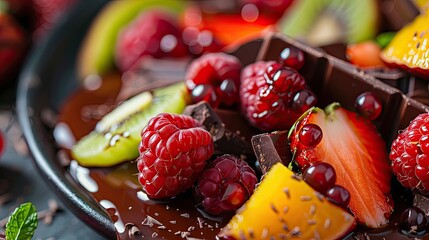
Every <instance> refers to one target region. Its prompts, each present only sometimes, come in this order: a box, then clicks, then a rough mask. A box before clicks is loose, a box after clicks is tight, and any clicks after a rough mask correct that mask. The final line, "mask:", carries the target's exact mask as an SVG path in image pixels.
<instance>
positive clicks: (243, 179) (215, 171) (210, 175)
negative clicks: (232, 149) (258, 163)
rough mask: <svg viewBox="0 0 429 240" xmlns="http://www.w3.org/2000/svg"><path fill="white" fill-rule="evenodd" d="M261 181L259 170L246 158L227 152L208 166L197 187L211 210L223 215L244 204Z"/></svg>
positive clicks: (207, 209) (213, 212) (199, 194)
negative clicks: (256, 170)
mask: <svg viewBox="0 0 429 240" xmlns="http://www.w3.org/2000/svg"><path fill="white" fill-rule="evenodd" d="M257 182H258V179H257V178H256V174H255V171H254V170H253V169H252V168H251V167H250V166H249V165H248V164H247V163H246V162H245V161H243V160H241V159H239V158H237V157H234V156H232V155H228V154H225V155H223V156H220V157H217V158H216V159H215V160H214V161H213V162H211V163H210V164H209V166H208V167H207V168H206V169H205V170H204V172H203V174H202V176H201V178H200V179H199V181H198V184H197V186H196V188H195V191H196V193H197V195H198V196H200V197H201V198H202V201H201V205H202V206H203V208H204V210H205V211H206V212H207V213H209V214H212V215H220V214H223V213H229V212H234V211H235V210H237V209H238V208H239V207H241V205H242V204H243V203H244V202H245V201H246V200H247V199H249V197H250V195H252V193H253V190H254V189H255V184H256V183H257Z"/></svg>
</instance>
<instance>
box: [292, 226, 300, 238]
mask: <svg viewBox="0 0 429 240" xmlns="http://www.w3.org/2000/svg"><path fill="white" fill-rule="evenodd" d="M290 234H291V235H292V236H293V237H295V236H299V235H301V234H302V233H301V229H300V228H299V227H298V226H296V227H294V228H293V229H292V230H291V231H290Z"/></svg>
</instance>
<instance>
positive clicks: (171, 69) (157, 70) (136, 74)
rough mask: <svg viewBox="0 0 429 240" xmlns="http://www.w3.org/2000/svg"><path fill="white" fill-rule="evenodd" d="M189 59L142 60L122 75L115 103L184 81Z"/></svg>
mask: <svg viewBox="0 0 429 240" xmlns="http://www.w3.org/2000/svg"><path fill="white" fill-rule="evenodd" d="M189 61H190V59H183V60H164V59H153V58H143V60H142V61H140V62H139V63H138V64H136V66H135V67H134V68H133V69H131V70H128V71H127V72H125V73H124V74H123V75H122V86H121V89H120V91H119V94H118V96H117V102H122V101H124V100H126V99H128V98H129V97H132V96H134V95H136V94H138V93H141V92H144V91H150V90H153V89H156V88H161V87H166V86H168V85H171V84H173V83H178V82H182V81H183V80H184V79H185V70H186V67H187V65H188V64H189Z"/></svg>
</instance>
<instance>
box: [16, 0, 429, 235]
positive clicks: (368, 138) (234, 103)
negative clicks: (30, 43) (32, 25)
mask: <svg viewBox="0 0 429 240" xmlns="http://www.w3.org/2000/svg"><path fill="white" fill-rule="evenodd" d="M322 2H323V4H322ZM324 4H325V5H324ZM428 6H429V4H427V3H426V2H425V1H405V0H403V1H399V0H397V1H393V0H392V1H387V0H384V1H371V0H366V1H347V3H346V2H343V1H335V0H331V1H321V2H320V3H317V4H316V3H315V2H314V1H309V0H301V1H298V0H293V1H292V0H276V1H259V0H240V1H226V0H225V1H195V2H193V1H175V0H162V1H160V0H158V1H155V0H153V1H150V0H147V1H137V0H134V1H129V0H123V1H104V0H96V1H91V3H83V1H82V2H80V3H77V5H76V6H75V8H74V9H72V10H71V11H70V12H69V13H68V15H66V17H65V20H64V21H63V22H61V23H60V24H59V25H58V26H57V28H56V29H54V30H53V31H52V33H51V34H50V36H49V37H48V38H46V40H45V41H44V42H42V43H41V44H40V46H39V48H38V49H36V50H34V51H33V53H32V57H31V58H30V60H29V61H28V62H27V64H26V67H25V69H24V70H23V72H22V74H21V78H20V84H19V89H18V97H17V111H18V116H19V121H20V124H21V126H22V128H23V130H24V135H25V137H26V140H27V143H28V145H29V148H30V150H31V152H32V155H33V157H34V160H35V163H36V166H37V167H38V169H39V170H40V172H41V174H42V175H43V176H44V178H45V179H46V181H47V183H48V186H49V187H50V188H52V189H53V190H54V191H56V192H57V193H58V195H59V196H60V197H61V199H62V200H63V201H64V203H65V204H66V205H67V206H68V208H70V209H71V210H72V212H73V213H75V214H76V215H77V216H78V217H79V218H80V219H81V220H82V221H83V222H85V223H86V224H88V225H89V226H91V227H92V228H93V229H94V230H96V231H97V232H99V233H100V234H101V235H102V236H104V237H106V238H109V239H237V240H238V239H429V219H428V215H429V168H428V167H429V158H427V157H426V156H427V154H429V153H426V150H428V152H429V148H428V149H426V146H429V130H428V122H429V107H428V106H427V105H426V104H427V102H426V101H428V99H429V90H428V81H427V77H428V72H429V71H428V70H429V66H428V54H429V50H428V49H429V47H427V39H428V36H429V35H428V34H427V33H426V32H427V31H428V29H427V26H428V24H427V23H428V21H429V13H428V14H426V11H425V9H426V8H427V7H428ZM356 15H359V16H361V15H365V17H362V18H358V17H356ZM302 16H305V18H302ZM356 19H359V21H356ZM326 26H328V27H326ZM345 26H347V27H345ZM321 29H322V30H321ZM426 96H427V98H426ZM426 161H428V162H426Z"/></svg>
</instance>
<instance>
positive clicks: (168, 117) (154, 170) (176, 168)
mask: <svg viewBox="0 0 429 240" xmlns="http://www.w3.org/2000/svg"><path fill="white" fill-rule="evenodd" d="M141 136H142V141H141V143H140V146H139V152H140V156H139V158H138V161H137V167H138V170H139V172H140V173H139V176H138V179H139V181H140V183H141V185H142V186H143V190H144V191H145V192H146V193H147V195H148V196H149V197H151V198H157V199H159V198H167V197H173V196H176V195H177V194H179V193H181V192H184V191H186V190H187V189H188V188H190V187H191V186H192V185H193V184H194V182H195V181H196V179H197V178H198V176H199V175H200V173H201V172H202V171H203V170H204V167H205V165H206V161H207V159H209V158H210V156H211V155H212V154H213V151H214V149H213V139H212V137H211V135H210V133H209V132H207V131H206V130H204V129H203V126H202V125H201V123H199V122H198V121H196V120H194V119H193V118H192V117H189V116H185V115H176V114H168V113H162V114H159V115H157V116H156V117H154V118H152V119H151V120H150V121H149V123H148V125H147V126H146V127H145V128H144V129H143V131H142V133H141Z"/></svg>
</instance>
